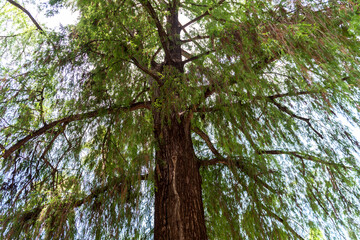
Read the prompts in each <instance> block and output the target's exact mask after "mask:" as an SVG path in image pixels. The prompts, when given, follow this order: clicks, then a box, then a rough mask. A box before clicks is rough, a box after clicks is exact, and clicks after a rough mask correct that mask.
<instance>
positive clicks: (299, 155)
mask: <svg viewBox="0 0 360 240" xmlns="http://www.w3.org/2000/svg"><path fill="white" fill-rule="evenodd" d="M257 153H258V154H269V155H282V154H286V155H292V156H294V157H297V158H300V159H305V160H309V161H312V162H317V163H321V164H325V165H329V166H339V167H343V168H345V169H352V167H349V166H345V165H344V164H338V163H334V162H328V161H325V160H322V159H320V158H319V157H315V156H312V155H309V154H303V153H299V152H296V151H285V150H258V151H257Z"/></svg>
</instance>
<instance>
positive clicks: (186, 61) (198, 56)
mask: <svg viewBox="0 0 360 240" xmlns="http://www.w3.org/2000/svg"><path fill="white" fill-rule="evenodd" d="M213 52H215V51H214V50H212V51H207V52H204V53H201V54H199V55H196V56H194V57H191V58H189V59H186V60H185V61H183V62H182V63H183V64H186V63H188V62H192V61H194V60H196V59H199V58H201V57H203V56H206V55H209V54H210V53H213Z"/></svg>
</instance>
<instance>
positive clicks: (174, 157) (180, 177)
mask: <svg viewBox="0 0 360 240" xmlns="http://www.w3.org/2000/svg"><path fill="white" fill-rule="evenodd" d="M170 118H171V121H170V122H167V121H165V122H164V121H163V122H161V119H160V116H159V114H154V123H155V137H156V139H157V141H158V146H157V147H158V148H157V151H156V169H155V172H156V173H155V184H156V185H155V233H154V237H155V239H156V240H158V239H171V240H177V239H197V240H202V239H207V235H206V227H205V219H204V209H203V204H202V196H201V177H200V173H199V165H198V163H197V161H196V157H195V154H194V150H193V146H192V141H191V136H190V129H189V127H190V126H189V124H188V123H187V122H188V121H187V120H186V119H182V120H181V121H179V119H177V117H176V114H173V116H171V117H170Z"/></svg>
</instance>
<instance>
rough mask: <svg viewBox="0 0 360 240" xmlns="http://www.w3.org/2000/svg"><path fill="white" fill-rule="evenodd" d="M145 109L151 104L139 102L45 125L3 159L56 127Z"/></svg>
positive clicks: (28, 136) (22, 140) (8, 152)
mask: <svg viewBox="0 0 360 240" xmlns="http://www.w3.org/2000/svg"><path fill="white" fill-rule="evenodd" d="M144 108H146V109H150V102H138V103H134V104H131V105H130V106H128V107H110V108H101V109H98V110H94V111H91V112H86V113H79V114H75V115H71V116H68V117H65V118H62V119H59V120H56V121H54V122H51V123H49V124H47V125H44V126H43V127H42V128H39V129H38V130H35V131H32V132H31V133H30V134H29V135H27V136H26V137H24V138H23V139H21V140H19V141H18V142H17V143H15V144H14V145H12V146H11V147H10V148H9V149H7V150H5V152H4V154H3V155H2V157H3V158H4V159H6V158H8V157H9V156H10V155H11V154H12V153H13V152H14V151H16V150H18V149H20V148H21V147H22V146H23V145H24V144H25V143H27V142H28V141H30V140H32V139H34V138H36V137H38V136H40V135H42V134H44V133H46V132H47V131H49V130H50V129H52V128H54V127H56V126H59V125H61V124H68V123H70V122H74V121H80V120H83V119H88V118H93V117H97V116H99V115H100V114H104V113H105V114H113V113H117V112H120V111H134V110H137V109H144Z"/></svg>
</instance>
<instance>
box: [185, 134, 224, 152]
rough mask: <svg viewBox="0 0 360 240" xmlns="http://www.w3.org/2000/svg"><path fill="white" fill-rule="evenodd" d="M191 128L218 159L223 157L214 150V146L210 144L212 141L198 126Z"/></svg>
mask: <svg viewBox="0 0 360 240" xmlns="http://www.w3.org/2000/svg"><path fill="white" fill-rule="evenodd" d="M192 130H193V131H194V132H195V133H196V134H197V135H199V136H200V137H201V138H202V139H203V140H204V141H205V143H206V145H207V146H208V147H209V149H210V150H211V152H212V153H213V154H214V155H215V156H216V157H217V158H219V159H224V157H222V156H221V154H220V153H219V152H218V151H217V150H216V148H215V146H214V145H213V144H212V142H211V141H210V138H209V136H208V135H207V134H206V133H205V132H203V131H202V130H201V129H200V128H198V127H193V128H192Z"/></svg>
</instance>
